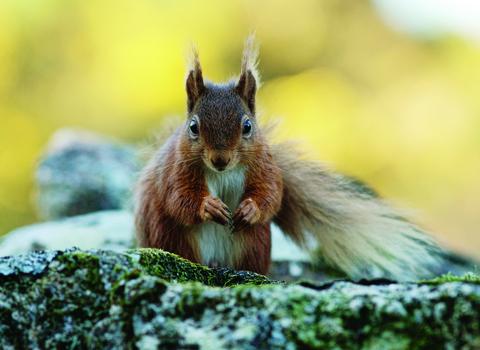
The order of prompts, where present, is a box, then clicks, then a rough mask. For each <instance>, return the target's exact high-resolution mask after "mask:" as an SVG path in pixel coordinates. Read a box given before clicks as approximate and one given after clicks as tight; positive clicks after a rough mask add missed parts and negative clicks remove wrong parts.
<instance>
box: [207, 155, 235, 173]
mask: <svg viewBox="0 0 480 350" xmlns="http://www.w3.org/2000/svg"><path fill="white" fill-rule="evenodd" d="M210 161H211V162H212V164H213V166H214V167H215V169H217V170H218V171H223V170H225V168H226V167H227V165H228V163H230V158H222V157H218V158H210Z"/></svg>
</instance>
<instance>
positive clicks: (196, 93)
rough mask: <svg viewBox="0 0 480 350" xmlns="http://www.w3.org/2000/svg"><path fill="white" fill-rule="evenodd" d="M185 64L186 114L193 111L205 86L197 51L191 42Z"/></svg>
mask: <svg viewBox="0 0 480 350" xmlns="http://www.w3.org/2000/svg"><path fill="white" fill-rule="evenodd" d="M185 60H186V62H187V79H186V82H185V89H186V90H187V108H188V112H191V111H192V110H193V107H194V106H195V104H196V103H197V101H198V99H199V98H200V96H201V95H202V94H203V93H204V92H205V84H204V81H203V75H202V67H201V66H200V59H199V58H198V50H197V48H196V46H195V44H194V43H193V42H190V47H189V49H188V56H186V58H185Z"/></svg>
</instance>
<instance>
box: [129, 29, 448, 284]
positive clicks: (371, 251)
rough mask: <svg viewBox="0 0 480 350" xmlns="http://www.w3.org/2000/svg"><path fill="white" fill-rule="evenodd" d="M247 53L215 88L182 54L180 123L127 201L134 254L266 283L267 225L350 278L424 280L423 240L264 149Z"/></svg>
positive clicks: (428, 254)
mask: <svg viewBox="0 0 480 350" xmlns="http://www.w3.org/2000/svg"><path fill="white" fill-rule="evenodd" d="M257 53H258V45H257V44H256V42H255V39H254V37H253V36H251V37H250V38H249V39H248V40H247V41H246V45H245V49H244V54H243V61H242V70H241V74H240V77H239V78H238V79H233V80H231V81H229V82H227V83H224V84H215V83H212V82H210V81H207V80H205V79H204V78H203V73H202V69H201V66H200V61H199V57H198V52H197V50H196V48H195V47H194V46H193V47H192V53H191V58H190V61H191V62H189V67H188V72H187V78H186V92H187V115H186V120H185V123H184V124H183V125H182V126H181V127H180V128H178V129H177V130H176V131H175V132H174V133H173V135H172V136H171V137H170V138H169V139H168V140H167V141H166V143H165V144H164V145H163V146H162V147H161V148H160V149H159V150H158V151H157V152H156V153H155V154H154V155H153V157H152V158H151V159H150V161H149V163H148V165H147V166H146V167H145V168H144V170H143V172H142V175H141V178H140V181H139V185H138V188H137V190H136V208H135V223H136V233H137V241H138V245H139V247H153V248H160V249H163V250H165V251H168V252H172V253H175V254H178V255H179V256H181V257H184V258H186V259H188V260H190V261H192V262H195V263H200V264H202V265H205V266H209V267H230V268H233V269H236V270H248V271H253V272H257V273H260V274H267V273H268V270H269V267H270V263H271V258H270V250H271V234H270V225H271V223H272V222H274V223H275V224H277V225H278V226H279V227H280V229H281V230H282V232H283V233H284V234H285V235H286V236H288V237H290V238H291V239H292V240H293V241H294V242H295V243H296V244H298V245H299V246H301V247H303V248H305V249H307V250H309V251H312V252H315V254H318V252H320V253H321V254H322V255H323V256H324V258H325V259H326V260H327V261H329V262H331V263H332V264H334V265H336V266H338V267H339V268H341V269H343V270H344V271H345V272H346V273H347V274H349V275H350V276H351V277H363V276H365V275H368V273H367V272H366V269H368V270H369V271H371V270H372V269H373V270H375V269H376V270H380V271H383V272H385V273H387V274H388V275H389V276H392V277H395V278H397V279H404V280H405V279H409V278H416V277H418V276H422V275H423V274H424V273H425V272H427V271H428V269H429V268H431V267H432V266H433V265H435V264H436V263H437V261H438V260H437V259H438V252H439V251H440V248H439V247H438V245H437V244H436V242H435V240H434V239H433V238H432V237H431V236H430V235H429V234H428V233H427V232H425V231H424V230H423V229H421V228H420V227H418V226H416V225H415V224H413V223H411V222H409V221H408V220H407V219H406V218H405V214H404V213H403V212H401V211H399V210H397V209H395V208H393V207H392V206H390V205H389V204H388V203H387V202H386V201H384V200H382V199H379V198H378V197H377V196H376V195H375V194H374V193H373V192H372V191H371V190H370V189H369V188H367V187H366V186H365V185H362V184H359V183H358V182H357V181H353V180H352V179H350V178H347V177H345V176H342V175H339V174H335V173H333V172H332V171H330V170H329V169H327V168H326V167H325V166H324V165H323V164H322V163H321V162H314V161H308V160H305V157H303V156H302V153H301V152H299V151H297V150H295V148H293V146H291V145H290V144H289V143H284V144H277V145H273V146H269V144H268V143H267V140H266V136H265V135H264V133H263V132H262V129H261V127H260V126H259V124H258V122H257V115H256V110H255V106H256V100H255V98H256V92H257V88H258V87H259V80H258V74H257V70H256V64H257Z"/></svg>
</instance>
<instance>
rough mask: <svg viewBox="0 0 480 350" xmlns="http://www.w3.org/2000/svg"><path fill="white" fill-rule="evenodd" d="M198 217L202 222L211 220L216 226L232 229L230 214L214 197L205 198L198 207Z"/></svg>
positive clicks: (218, 199)
mask: <svg viewBox="0 0 480 350" xmlns="http://www.w3.org/2000/svg"><path fill="white" fill-rule="evenodd" d="M200 217H201V218H202V220H203V221H207V220H211V221H214V222H216V223H217V224H220V225H223V226H227V225H230V227H233V222H232V212H231V211H230V209H228V207H227V206H226V205H225V204H224V203H223V202H222V201H221V200H220V198H218V197H215V196H207V197H205V198H204V200H203V202H202V206H201V207H200Z"/></svg>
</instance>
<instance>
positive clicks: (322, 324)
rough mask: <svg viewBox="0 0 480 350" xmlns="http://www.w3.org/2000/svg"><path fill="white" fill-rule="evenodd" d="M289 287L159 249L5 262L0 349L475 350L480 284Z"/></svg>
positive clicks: (0, 270)
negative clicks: (207, 264) (206, 265)
mask: <svg viewBox="0 0 480 350" xmlns="http://www.w3.org/2000/svg"><path fill="white" fill-rule="evenodd" d="M452 277H453V276H450V277H448V276H447V278H445V280H444V281H440V280H436V281H425V282H422V283H401V284H400V283H395V282H392V281H387V280H379V281H362V282H360V283H353V282H348V281H337V282H333V283H328V284H314V283H306V282H304V283H302V284H296V285H294V284H286V283H282V282H276V281H271V280H269V279H267V278H266V277H263V276H259V275H257V274H253V273H250V272H237V271H233V270H230V269H208V268H205V267H202V266H198V265H195V264H191V263H189V262H188V261H186V260H184V259H181V258H178V257H177V256H175V255H172V254H168V253H164V252H162V251H159V250H153V249H141V250H132V251H127V252H125V253H114V252H110V251H99V250H98V251H82V250H79V249H71V250H66V251H56V252H33V253H30V254H28V255H24V256H17V257H4V258H0V288H1V293H0V348H1V349H212V348H214V349H225V348H229V349H232V348H233V349H382V350H383V349H460V348H461V349H476V348H479V347H480V286H479V285H478V284H477V283H476V282H478V278H477V279H476V280H475V278H474V277H472V276H469V277H467V278H464V279H463V280H462V281H454V282H449V280H452Z"/></svg>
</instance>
